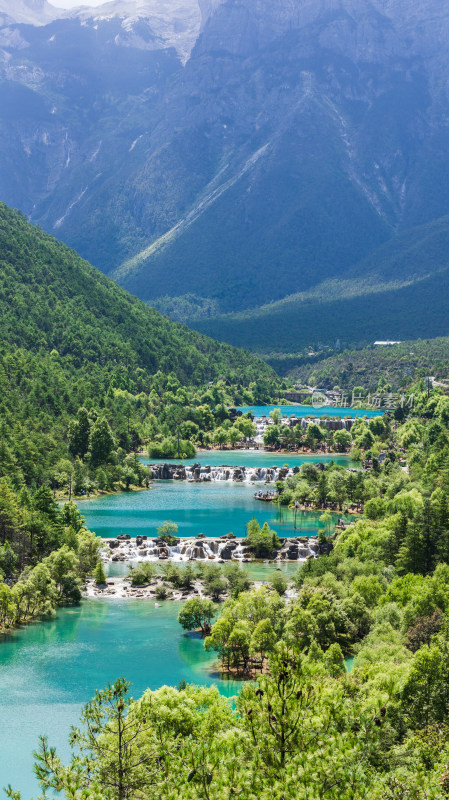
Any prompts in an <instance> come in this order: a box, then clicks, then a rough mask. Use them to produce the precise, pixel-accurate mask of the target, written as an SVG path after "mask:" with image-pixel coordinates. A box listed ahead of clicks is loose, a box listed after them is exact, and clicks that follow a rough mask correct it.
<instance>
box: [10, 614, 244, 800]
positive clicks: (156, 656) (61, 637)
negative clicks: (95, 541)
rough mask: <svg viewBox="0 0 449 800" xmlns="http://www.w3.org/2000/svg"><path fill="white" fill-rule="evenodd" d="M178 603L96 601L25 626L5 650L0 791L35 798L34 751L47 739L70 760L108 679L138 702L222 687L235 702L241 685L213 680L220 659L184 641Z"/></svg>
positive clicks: (197, 643) (194, 642)
mask: <svg viewBox="0 0 449 800" xmlns="http://www.w3.org/2000/svg"><path fill="white" fill-rule="evenodd" d="M179 607H180V606H179V604H178V603H162V604H161V606H160V607H159V608H155V606H154V603H153V602H151V601H145V600H142V601H134V600H127V601H118V600H111V601H107V600H91V601H86V602H84V603H83V604H82V606H81V607H79V608H75V609H63V610H61V611H59V612H58V614H57V616H56V617H55V618H54V619H52V620H50V621H46V622H40V623H36V624H34V625H30V626H29V627H27V628H24V629H22V630H20V631H18V632H16V633H15V634H13V635H11V636H9V637H7V639H6V640H4V641H2V643H1V646H0V696H1V711H0V719H1V722H2V724H1V725H0V787H3V786H6V785H7V784H8V783H11V785H12V786H14V787H15V788H17V789H20V790H22V792H23V797H24V800H27V798H29V797H30V796H31V794H32V793H34V794H35V793H36V789H37V786H36V782H35V780H34V777H33V774H32V763H33V762H32V751H33V749H35V748H36V746H37V743H38V737H39V736H40V735H42V734H44V735H48V737H49V742H50V744H52V745H55V746H56V747H57V749H58V751H59V752H60V753H61V755H62V756H63V757H64V758H66V757H67V756H68V752H69V751H68V747H67V736H68V733H69V730H70V726H71V725H73V724H76V722H77V720H78V717H79V713H80V709H81V707H82V705H83V704H84V703H86V702H87V701H88V700H89V699H90V698H91V697H92V696H93V694H94V692H95V690H96V689H101V688H103V687H104V686H105V685H106V684H107V683H108V682H109V681H113V680H115V679H116V678H118V677H121V676H123V677H126V678H127V679H128V680H130V681H131V682H132V684H133V688H132V693H133V695H134V696H135V697H138V696H139V695H141V694H142V692H143V691H144V690H145V689H146V688H147V687H150V688H151V689H157V688H159V687H160V686H162V685H164V684H167V685H171V686H176V685H177V684H178V683H179V681H181V680H182V679H185V680H187V681H190V682H192V683H198V684H211V683H217V684H218V685H219V688H220V691H222V692H223V693H224V694H226V695H228V696H230V695H233V694H235V693H236V692H237V691H238V688H239V684H237V683H235V682H232V681H221V680H220V679H219V676H217V675H216V674H215V675H214V674H211V670H212V665H213V662H214V660H215V659H214V656H210V655H209V654H207V653H206V652H205V651H204V649H203V643H202V640H201V639H200V638H197V637H196V636H191V635H185V634H184V633H183V631H182V629H181V627H180V626H179V624H178V622H177V619H176V618H177V614H178V611H179Z"/></svg>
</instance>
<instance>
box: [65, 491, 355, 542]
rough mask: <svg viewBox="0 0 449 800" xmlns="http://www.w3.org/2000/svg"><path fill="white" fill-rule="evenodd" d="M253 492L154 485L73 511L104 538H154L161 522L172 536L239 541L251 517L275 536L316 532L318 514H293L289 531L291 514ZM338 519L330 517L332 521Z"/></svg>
mask: <svg viewBox="0 0 449 800" xmlns="http://www.w3.org/2000/svg"><path fill="white" fill-rule="evenodd" d="M258 486H260V485H259V484H258ZM254 492H255V487H254V486H249V485H248V484H241V483H231V482H227V481H217V482H215V483H186V482H184V481H156V482H155V483H154V488H153V489H148V490H145V491H141V492H128V493H120V494H114V495H105V496H104V497H97V498H94V499H92V500H82V501H81V502H79V503H78V507H79V509H80V511H81V513H82V514H83V516H84V517H85V520H86V524H87V527H88V528H89V529H90V530H92V531H94V532H95V533H96V534H97V536H102V537H104V538H108V537H113V536H118V534H120V533H129V534H130V536H132V537H134V536H137V535H138V534H143V535H147V536H155V535H156V530H157V527H158V526H159V525H162V524H163V522H165V521H166V520H171V521H172V522H175V523H176V524H177V525H178V536H187V537H190V536H196V535H197V534H198V533H204V534H205V535H206V536H222V535H223V534H225V533H230V532H232V533H234V534H235V536H238V537H241V536H245V533H246V531H245V526H246V525H247V524H248V522H249V521H250V519H251V518H252V517H253V516H255V517H256V519H257V520H258V521H259V523H260V524H261V525H263V523H264V522H268V523H269V525H270V526H271V527H272V528H273V529H274V530H275V531H276V532H277V533H278V534H279V536H295V535H298V536H314V535H315V534H316V533H317V532H318V530H319V527H320V523H319V516H320V514H319V513H308V512H305V511H302V512H299V513H298V514H297V518H296V525H297V527H296V530H295V527H294V517H293V513H292V512H291V511H289V510H288V509H287V508H285V507H283V508H279V507H278V506H276V505H274V504H273V503H262V502H260V500H255V499H254V496H253V495H254ZM340 516H342V515H341V514H335V519H337V518H338V517H340Z"/></svg>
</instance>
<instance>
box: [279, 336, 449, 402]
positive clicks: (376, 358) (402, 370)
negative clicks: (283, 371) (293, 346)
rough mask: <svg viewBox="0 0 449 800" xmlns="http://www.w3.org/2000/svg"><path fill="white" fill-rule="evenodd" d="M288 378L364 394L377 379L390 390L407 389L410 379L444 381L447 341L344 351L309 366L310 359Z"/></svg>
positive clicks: (448, 356)
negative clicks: (359, 390)
mask: <svg viewBox="0 0 449 800" xmlns="http://www.w3.org/2000/svg"><path fill="white" fill-rule="evenodd" d="M303 361H304V359H303ZM290 375H291V376H292V377H294V378H295V379H298V380H301V381H304V382H305V383H307V384H309V385H310V386H320V387H322V388H323V389H332V388H333V387H334V386H336V385H339V386H341V387H345V388H353V387H354V386H363V387H364V388H365V389H366V390H367V391H368V390H371V391H372V390H374V389H376V387H377V385H378V383H379V379H380V378H382V380H383V381H384V382H385V383H389V384H390V385H391V387H392V388H393V389H400V388H402V387H406V386H408V385H409V384H410V382H411V380H414V379H417V378H423V377H425V376H427V375H434V376H435V377H437V378H441V379H447V378H449V338H440V339H430V340H426V339H423V340H418V341H411V342H410V341H405V342H401V344H397V345H393V346H391V347H373V346H372V347H366V348H363V349H362V350H345V351H343V352H341V353H334V355H332V356H330V357H329V358H324V359H320V360H319V361H314V362H312V363H310V359H309V363H303V364H301V366H298V367H294V368H293V369H292V370H291V372H290Z"/></svg>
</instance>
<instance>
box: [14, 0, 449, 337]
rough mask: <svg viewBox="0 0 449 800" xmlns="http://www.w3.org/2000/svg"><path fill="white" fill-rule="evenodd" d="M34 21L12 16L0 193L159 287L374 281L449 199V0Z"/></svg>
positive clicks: (233, 295)
mask: <svg viewBox="0 0 449 800" xmlns="http://www.w3.org/2000/svg"><path fill="white" fill-rule="evenodd" d="M25 5H28V4H25V0H22V6H24V7H25ZM30 5H31V7H32V8H33V9H34V11H36V8H37V6H36V3H34V4H33V3H31V4H30ZM4 6H5V4H4V0H3V5H2V4H1V0H0V15H1V14H2V12H3V11H4ZM42 8H43V9H44V10H46V11H45V13H49V12H48V4H45V3H42ZM34 11H33V13H34ZM0 19H1V16H0ZM21 21H23V20H22V19H20V18H18V19H17V24H16V23H13V22H11V20H9V21H6V22H8V24H6V22H5V21H4V22H3V23H2V27H1V29H0V152H1V153H2V155H3V159H2V162H1V163H0V197H1V198H2V199H3V200H5V201H7V202H8V203H9V204H12V205H14V206H16V207H20V208H22V210H23V211H24V212H25V213H27V214H28V215H30V217H31V218H32V220H33V221H36V222H39V223H40V224H41V225H42V227H44V228H45V229H46V230H48V231H50V232H52V233H54V234H55V235H57V236H58V237H59V238H61V239H62V240H64V241H66V242H67V243H68V244H70V245H72V246H74V247H76V249H78V250H79V251H80V252H81V253H82V254H83V255H84V256H85V257H87V258H89V260H90V261H92V262H93V263H95V264H96V265H97V266H99V267H100V268H101V269H102V270H103V271H105V272H107V273H109V274H111V275H112V276H113V277H114V278H115V279H116V280H117V281H119V282H120V283H122V284H123V285H124V286H125V287H126V288H128V289H130V290H131V291H132V292H134V293H136V294H138V295H139V296H140V297H142V298H143V299H145V300H148V301H150V302H154V301H156V302H157V301H158V299H159V298H161V297H164V296H170V297H174V298H181V299H180V300H179V301H175V303H176V302H179V303H181V304H182V302H183V298H184V297H185V296H186V295H189V296H191V295H192V294H194V295H195V296H197V301H198V307H200V306H202V305H203V306H204V303H205V301H207V303H209V301H211V303H210V304H209V306H208V307H209V308H213V309H215V311H220V312H230V311H239V312H241V311H244V310H245V309H251V308H255V307H257V306H258V305H263V304H266V303H267V302H271V301H273V300H275V301H280V300H282V299H283V298H285V297H286V296H289V295H292V294H297V293H301V292H302V293H308V292H309V293H310V292H312V293H313V291H314V287H317V286H319V285H321V284H323V282H324V283H325V282H326V281H329V280H334V281H337V282H338V280H339V279H340V278H341V276H342V275H345V276H346V275H347V274H352V273H354V274H355V280H359V282H360V279H361V278H363V269H364V267H363V265H364V264H365V263H366V258H368V257H369V256H370V255H371V254H372V253H374V252H376V251H378V248H381V249H380V251H379V252H383V251H382V246H383V245H385V243H387V242H393V243H394V242H395V241H396V239H397V237H399V239H398V241H399V242H402V241H403V237H404V236H405V237H406V238H407V231H412V230H413V229H414V228H415V227H416V226H422V225H423V224H427V223H430V222H432V221H434V220H438V219H439V218H441V217H443V216H444V215H446V214H448V213H449V180H448V179H449V151H448V149H447V145H446V143H447V136H448V120H449V98H448V89H447V86H448V80H447V78H448V71H449V63H448V62H449V48H448V46H447V45H448V41H449V0H443V2H438V3H437V2H436V0H426V2H424V0H408V2H405V0H251V2H249V0H171V2H170V1H169V0H165V2H161V0H145V2H143V0H142V2H141V1H140V0H132V1H131V0H123V2H121V0H118V1H116V2H112V3H107V4H105V5H104V6H100V8H96V9H90V10H89V9H87V10H86V9H82V10H78V11H76V12H70V13H69V12H66V13H63V12H58V18H55V19H52V20H51V21H50V22H48V21H47V18H45V19H44V23H43V24H40V25H39V27H37V25H33V26H32V25H24V24H20V23H21ZM29 21H30V20H29ZM411 235H413V234H411ZM445 258H446V255H445V252H443V251H442V252H441V258H440V260H438V258H437V259H436V261H437V267H438V268H443V267H446V266H447V264H446V261H445ZM358 265H361V266H360V269H359V266H358ZM351 270H352V273H351ZM360 270H361V271H360ZM421 271H422V272H423V271H424V272H425V269H424V267H423V269H422V270H421ZM189 307H190V308H191V304H190V306H189ZM212 327H213V325H212Z"/></svg>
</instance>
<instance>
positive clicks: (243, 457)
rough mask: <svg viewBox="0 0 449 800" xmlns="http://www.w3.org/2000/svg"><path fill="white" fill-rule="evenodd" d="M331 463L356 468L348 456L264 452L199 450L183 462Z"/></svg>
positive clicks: (238, 464) (165, 461) (148, 461)
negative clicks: (193, 456)
mask: <svg viewBox="0 0 449 800" xmlns="http://www.w3.org/2000/svg"><path fill="white" fill-rule="evenodd" d="M141 461H142V462H143V463H144V464H151V463H154V462H155V459H154V458H153V459H150V458H147V457H146V456H143V457H142V458H141ZM329 461H333V462H334V463H335V464H340V465H341V466H343V467H357V466H360V465H357V463H356V462H354V461H351V460H350V458H349V456H344V455H343V456H339V455H312V456H311V455H302V454H298V453H269V452H267V451H265V450H207V451H204V450H200V451H199V452H198V453H197V454H196V456H195V458H187V459H185V460H183V462H182V463H183V464H184V465H185V466H191V465H192V464H201V465H202V466H208V465H209V466H211V467H221V466H231V467H276V468H277V469H278V468H279V467H283V466H288V467H300V466H301V464H319V463H320V462H321V463H323V464H328V463H329ZM159 463H163V464H179V463H180V461H179V458H163V459H160V462H159Z"/></svg>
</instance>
